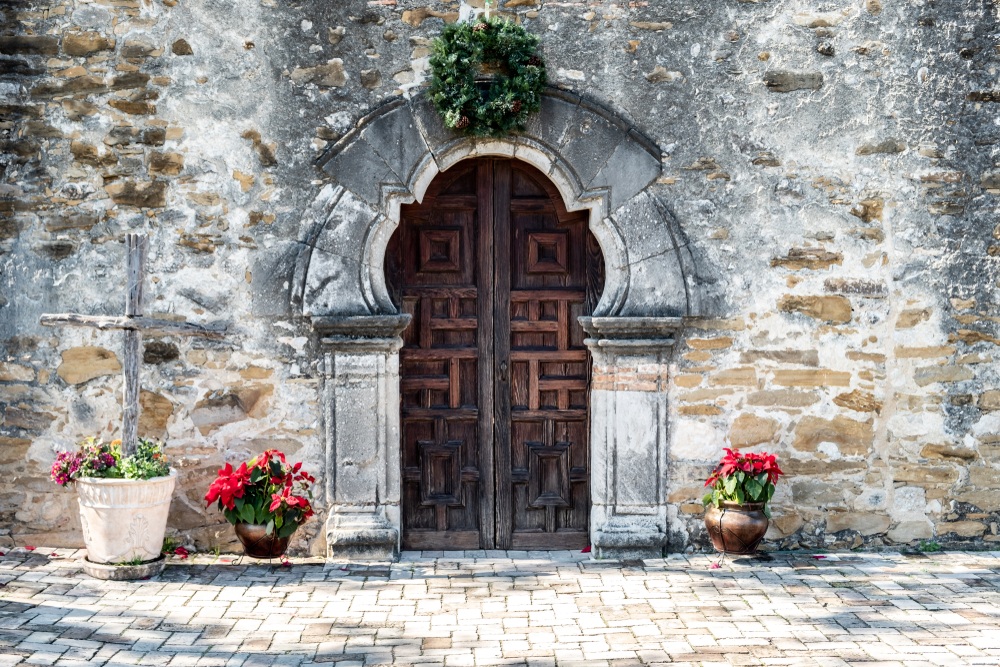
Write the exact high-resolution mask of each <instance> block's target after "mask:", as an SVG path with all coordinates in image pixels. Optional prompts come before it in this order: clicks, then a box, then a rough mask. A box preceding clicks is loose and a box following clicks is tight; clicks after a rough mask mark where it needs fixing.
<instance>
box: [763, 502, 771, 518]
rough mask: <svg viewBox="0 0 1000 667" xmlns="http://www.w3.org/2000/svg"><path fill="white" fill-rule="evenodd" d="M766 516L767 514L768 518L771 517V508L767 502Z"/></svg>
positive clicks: (765, 507) (765, 506)
mask: <svg viewBox="0 0 1000 667" xmlns="http://www.w3.org/2000/svg"><path fill="white" fill-rule="evenodd" d="M764 516H766V517H767V518H768V519H770V518H771V508H770V507H768V506H767V505H766V504H765V505H764Z"/></svg>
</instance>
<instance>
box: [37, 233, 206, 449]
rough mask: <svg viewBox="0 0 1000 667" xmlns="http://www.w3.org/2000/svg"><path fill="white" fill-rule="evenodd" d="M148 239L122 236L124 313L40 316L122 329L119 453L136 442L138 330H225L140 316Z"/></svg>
mask: <svg viewBox="0 0 1000 667" xmlns="http://www.w3.org/2000/svg"><path fill="white" fill-rule="evenodd" d="M147 247H148V238H147V237H146V236H145V235H144V234H126V235H125V273H126V284H125V316H124V317H102V316H94V315H78V314H76V313H66V314H59V315H42V317H41V324H42V325H44V326H47V327H62V326H70V327H91V328H94V329H103V330H108V329H122V330H124V331H125V352H124V357H125V358H124V363H123V364H122V367H123V373H124V375H125V387H124V391H123V394H124V395H123V397H122V398H123V401H122V404H123V405H122V407H123V413H124V414H123V417H122V455H123V456H132V455H133V454H135V452H136V447H137V446H138V444H139V410H140V407H139V390H140V383H139V368H140V366H141V363H142V332H143V331H145V332H147V333H154V334H163V335H168V336H200V337H202V338H222V337H223V335H224V334H225V329H209V328H207V327H203V326H199V325H197V324H189V323H187V322H169V321H166V320H156V319H152V318H149V317H143V316H142V300H143V294H142V293H143V283H144V282H145V278H146V250H147Z"/></svg>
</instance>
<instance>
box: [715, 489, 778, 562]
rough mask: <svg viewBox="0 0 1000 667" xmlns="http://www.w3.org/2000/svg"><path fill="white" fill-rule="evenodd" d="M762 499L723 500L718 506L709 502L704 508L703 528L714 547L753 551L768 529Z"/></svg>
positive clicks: (724, 550) (740, 552)
mask: <svg viewBox="0 0 1000 667" xmlns="http://www.w3.org/2000/svg"><path fill="white" fill-rule="evenodd" d="M767 525H768V520H767V515H766V514H764V503H745V504H742V505H741V504H740V503H734V502H727V501H722V502H721V503H719V507H716V506H715V505H713V504H711V503H710V504H709V505H708V507H707V508H706V510H705V528H707V529H708V535H709V537H711V538H712V545H713V546H715V550H716V551H721V552H722V553H727V554H733V555H752V554H755V553H757V546H758V545H759V544H760V541H761V540H762V539H764V533H766V532H767Z"/></svg>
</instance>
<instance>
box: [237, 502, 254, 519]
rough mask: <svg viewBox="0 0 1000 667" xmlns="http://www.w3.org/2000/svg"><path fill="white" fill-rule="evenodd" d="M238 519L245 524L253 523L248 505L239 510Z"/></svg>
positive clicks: (251, 509) (251, 510) (252, 515)
mask: <svg viewBox="0 0 1000 667" xmlns="http://www.w3.org/2000/svg"><path fill="white" fill-rule="evenodd" d="M240 518H242V519H243V521H245V522H246V523H254V511H253V507H251V506H250V505H244V506H243V509H241V510H240Z"/></svg>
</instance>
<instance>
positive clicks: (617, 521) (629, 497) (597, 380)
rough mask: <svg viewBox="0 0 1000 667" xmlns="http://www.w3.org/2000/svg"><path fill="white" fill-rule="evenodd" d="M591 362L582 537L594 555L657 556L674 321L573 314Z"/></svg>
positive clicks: (663, 527)
mask: <svg viewBox="0 0 1000 667" xmlns="http://www.w3.org/2000/svg"><path fill="white" fill-rule="evenodd" d="M580 323H581V324H582V325H583V328H584V330H585V331H586V332H587V334H588V336H589V338H587V340H586V341H585V342H586V344H587V347H588V348H590V353H591V355H592V356H593V359H594V373H593V380H592V385H591V394H590V396H591V398H590V401H591V416H590V448H591V471H592V473H591V474H592V481H591V493H592V506H591V513H590V540H591V543H592V544H593V547H594V551H595V556H597V557H598V558H609V559H623V558H657V557H659V556H661V555H662V553H663V546H664V545H665V544H666V540H667V443H668V437H667V436H668V433H667V424H668V413H667V383H668V380H669V377H670V376H669V361H670V356H671V354H672V353H673V346H674V335H675V334H676V333H677V331H678V330H679V329H680V327H681V319H680V318H677V317H581V318H580Z"/></svg>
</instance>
